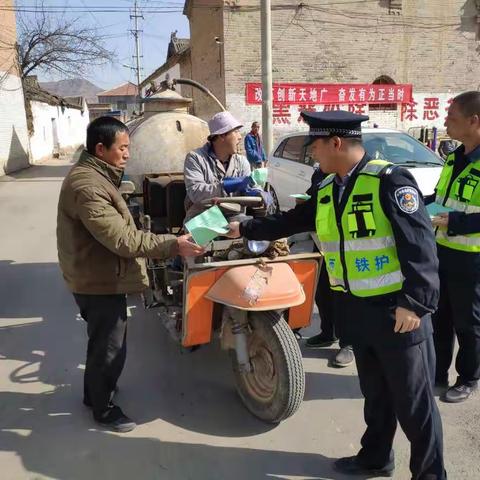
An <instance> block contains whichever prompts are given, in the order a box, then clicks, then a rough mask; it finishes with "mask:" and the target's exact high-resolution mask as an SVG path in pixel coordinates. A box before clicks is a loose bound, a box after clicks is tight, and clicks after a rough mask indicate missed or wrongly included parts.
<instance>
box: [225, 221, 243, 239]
mask: <svg viewBox="0 0 480 480" xmlns="http://www.w3.org/2000/svg"><path fill="white" fill-rule="evenodd" d="M228 228H229V229H230V230H229V231H228V233H227V234H226V235H225V236H226V237H228V238H238V237H239V236H240V222H230V223H229V224H228Z"/></svg>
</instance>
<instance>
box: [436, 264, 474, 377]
mask: <svg viewBox="0 0 480 480" xmlns="http://www.w3.org/2000/svg"><path fill="white" fill-rule="evenodd" d="M433 328H434V340H435V350H436V354H437V373H436V378H437V380H446V379H447V377H448V369H449V368H450V365H451V363H452V359H453V347H454V343H455V335H457V339H458V345H459V349H458V354H457V358H456V362H455V367H456V370H457V373H458V380H457V381H458V383H461V384H467V385H470V386H475V385H476V384H477V383H478V380H479V378H480V283H479V282H478V280H477V279H474V278H471V276H470V275H468V274H467V275H466V276H463V277H460V276H459V275H451V274H450V275H448V273H447V272H442V271H440V304H439V308H438V311H437V313H436V314H435V315H434V317H433Z"/></svg>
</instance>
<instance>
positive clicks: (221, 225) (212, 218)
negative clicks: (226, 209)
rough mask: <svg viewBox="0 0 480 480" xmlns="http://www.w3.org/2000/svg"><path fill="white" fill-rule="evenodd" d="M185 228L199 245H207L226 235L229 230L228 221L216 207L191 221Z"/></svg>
mask: <svg viewBox="0 0 480 480" xmlns="http://www.w3.org/2000/svg"><path fill="white" fill-rule="evenodd" d="M185 228H186V229H187V230H188V231H189V232H190V233H191V235H192V237H193V239H194V240H195V243H197V244H198V245H206V244H207V243H208V242H210V241H212V240H213V239H214V238H215V237H218V236H219V235H225V234H226V233H228V230H229V228H228V221H227V219H226V218H225V217H224V216H223V213H222V211H221V210H220V209H219V208H218V207H217V206H216V205H215V206H213V207H211V208H209V209H208V210H205V211H204V212H203V213H201V214H200V215H197V216H196V217H193V218H192V219H190V220H189V221H188V222H187V223H186V224H185Z"/></svg>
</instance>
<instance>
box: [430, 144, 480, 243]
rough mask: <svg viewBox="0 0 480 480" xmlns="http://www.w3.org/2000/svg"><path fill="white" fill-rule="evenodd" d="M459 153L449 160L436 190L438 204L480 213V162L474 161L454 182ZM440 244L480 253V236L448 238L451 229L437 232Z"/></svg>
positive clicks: (474, 234) (437, 230) (464, 211)
mask: <svg viewBox="0 0 480 480" xmlns="http://www.w3.org/2000/svg"><path fill="white" fill-rule="evenodd" d="M454 163H455V153H452V154H450V155H449V156H448V157H447V160H446V162H445V165H444V167H443V169H442V173H441V174H440V179H439V180H438V184H437V188H436V198H435V201H436V203H439V204H441V205H444V206H446V207H449V208H451V209H453V210H454V211H456V212H463V213H480V186H479V182H480V159H479V160H477V161H475V162H470V163H469V164H468V165H467V166H466V167H465V169H464V170H463V171H462V172H461V173H460V175H458V177H457V178H456V179H455V180H454V181H452V174H453V168H454ZM435 237H436V240H437V243H438V244H440V245H443V246H445V247H448V248H453V249H454V250H462V251H464V252H473V253H478V252H480V233H473V234H468V235H448V233H447V228H445V227H438V228H437V229H436V232H435Z"/></svg>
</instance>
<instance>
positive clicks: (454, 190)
mask: <svg viewBox="0 0 480 480" xmlns="http://www.w3.org/2000/svg"><path fill="white" fill-rule="evenodd" d="M445 126H446V127H447V133H448V135H450V137H451V138H453V139H454V140H458V141H460V142H462V145H461V146H459V148H457V149H456V150H455V151H454V152H452V153H450V154H449V155H448V157H447V160H446V162H445V165H444V167H443V170H442V173H441V175H440V179H439V181H438V184H437V187H436V189H435V193H436V195H435V197H436V198H435V201H436V203H439V204H442V205H444V206H446V207H448V208H449V209H450V210H451V211H450V212H449V213H441V214H439V215H438V216H436V217H434V219H433V225H434V226H435V227H437V228H436V231H435V233H436V238H437V245H438V258H439V260H440V285H441V290H440V305H439V308H438V312H437V313H436V314H435V316H434V319H433V320H434V327H435V333H434V340H435V349H436V354H437V371H436V383H437V386H439V387H443V388H445V389H446V392H445V394H444V396H443V399H444V400H445V401H447V402H450V403H459V402H463V401H465V400H467V399H468V398H470V396H471V395H472V394H473V393H474V392H475V391H476V390H478V382H479V380H480V186H479V181H480V92H476V91H472V92H465V93H462V94H460V95H458V96H457V97H455V98H454V99H453V101H452V104H451V105H450V107H449V109H448V115H447V118H446V120H445ZM455 336H456V337H457V340H458V345H459V348H458V353H457V357H456V362H455V367H456V370H457V373H458V377H457V379H456V381H455V383H454V385H452V386H451V387H450V388H448V370H449V368H450V365H451V363H452V359H453V349H454V344H455Z"/></svg>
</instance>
